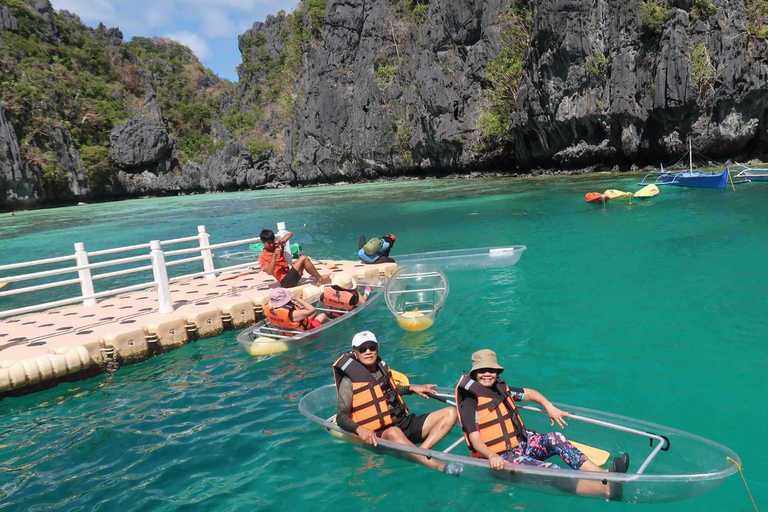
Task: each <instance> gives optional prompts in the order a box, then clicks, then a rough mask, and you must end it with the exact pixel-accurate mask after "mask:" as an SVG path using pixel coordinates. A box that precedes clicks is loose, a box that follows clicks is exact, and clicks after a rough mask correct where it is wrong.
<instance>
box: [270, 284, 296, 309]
mask: <svg viewBox="0 0 768 512" xmlns="http://www.w3.org/2000/svg"><path fill="white" fill-rule="evenodd" d="M291 299H293V295H291V292H289V291H288V290H286V289H285V288H272V290H270V292H269V307H271V308H279V307H281V306H285V305H286V304H288V303H289V302H291Z"/></svg>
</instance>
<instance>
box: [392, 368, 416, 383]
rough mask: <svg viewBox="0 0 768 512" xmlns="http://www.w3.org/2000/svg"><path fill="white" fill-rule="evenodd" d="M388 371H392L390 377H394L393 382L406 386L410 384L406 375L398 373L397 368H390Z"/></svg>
mask: <svg viewBox="0 0 768 512" xmlns="http://www.w3.org/2000/svg"><path fill="white" fill-rule="evenodd" d="M389 371H391V372H392V378H393V379H395V384H397V385H398V386H408V385H410V383H411V381H409V380H408V376H407V375H405V374H404V373H400V372H399V371H397V370H393V369H392V368H390V369H389Z"/></svg>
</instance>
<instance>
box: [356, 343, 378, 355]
mask: <svg viewBox="0 0 768 512" xmlns="http://www.w3.org/2000/svg"><path fill="white" fill-rule="evenodd" d="M355 350H357V351H358V352H360V353H361V354H365V353H366V352H376V351H377V350H379V346H378V345H377V344H375V343H369V344H367V345H360V346H359V347H355Z"/></svg>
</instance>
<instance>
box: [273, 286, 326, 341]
mask: <svg viewBox="0 0 768 512" xmlns="http://www.w3.org/2000/svg"><path fill="white" fill-rule="evenodd" d="M265 313H266V314H267V318H269V321H270V322H271V323H273V324H275V325H277V326H278V327H285V328H293V329H301V330H302V331H308V330H310V329H314V328H316V327H320V326H321V325H322V324H323V322H325V320H326V316H325V315H324V314H322V313H321V314H319V315H318V314H317V310H316V309H315V307H314V306H313V305H312V304H310V303H309V302H307V301H305V300H303V299H300V298H299V297H294V296H293V295H292V294H291V292H290V291H289V290H286V289H285V288H272V289H271V290H270V291H269V304H268V307H267V308H265Z"/></svg>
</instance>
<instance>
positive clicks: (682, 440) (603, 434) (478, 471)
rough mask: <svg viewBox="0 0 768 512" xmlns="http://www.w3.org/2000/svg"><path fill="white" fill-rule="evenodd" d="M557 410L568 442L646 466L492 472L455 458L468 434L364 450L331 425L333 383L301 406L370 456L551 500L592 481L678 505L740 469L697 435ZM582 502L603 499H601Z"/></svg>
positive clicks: (730, 455)
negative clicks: (449, 440)
mask: <svg viewBox="0 0 768 512" xmlns="http://www.w3.org/2000/svg"><path fill="white" fill-rule="evenodd" d="M449 391H450V390H448V389H439V388H438V397H443V399H445V398H447V397H451V398H452V397H453V395H452V394H451V393H450V392H449ZM556 405H557V406H558V407H559V408H560V409H562V410H565V411H569V412H570V413H571V416H570V419H572V420H576V421H572V422H570V425H569V427H568V431H567V435H568V437H569V438H571V437H572V436H573V437H574V438H577V439H579V440H580V441H582V442H584V441H590V442H593V444H599V445H600V446H601V447H602V448H605V449H609V450H611V451H613V452H614V453H618V452H619V451H620V450H619V449H621V451H631V452H632V455H633V459H634V460H641V462H640V463H639V464H635V467H636V468H637V469H635V471H634V472H629V473H598V472H587V471H575V470H572V469H569V468H566V469H553V468H540V467H535V466H524V465H517V464H507V465H506V467H505V469H503V470H493V469H491V468H490V467H489V465H488V461H487V460H484V459H478V458H474V457H470V456H466V455H458V454H456V453H453V452H454V450H455V449H456V448H457V447H458V446H459V445H464V446H466V444H465V441H464V437H463V436H461V437H460V438H459V439H458V440H456V442H454V443H453V444H451V445H450V446H448V447H447V448H445V449H444V450H442V451H440V450H425V449H422V448H418V447H412V446H406V445H402V444H397V443H393V442H390V441H386V440H383V439H379V440H378V441H377V442H378V446H375V447H374V446H370V445H367V444H364V443H363V442H362V441H361V440H360V438H359V437H358V436H357V435H355V434H351V433H349V432H346V431H344V430H342V429H341V428H340V427H339V426H338V425H336V423H335V422H334V421H333V420H334V419H335V412H336V387H335V385H333V384H330V385H327V386H323V387H321V388H318V389H315V390H313V391H310V392H309V393H307V394H306V395H305V396H304V397H302V399H301V401H300V402H299V411H300V412H301V414H303V415H304V416H305V417H307V418H308V419H310V420H311V421H313V422H314V423H316V424H318V425H320V426H321V427H323V428H325V429H326V431H327V432H329V433H330V434H332V435H333V436H335V437H337V438H339V439H342V440H344V441H349V442H352V443H355V444H358V445H361V446H363V447H364V448H367V449H369V450H371V451H374V452H377V453H382V454H387V455H393V456H395V457H398V458H402V459H405V460H410V461H414V459H413V456H414V455H421V456H425V457H428V458H431V459H432V460H436V461H438V462H442V463H444V464H450V463H458V464H461V465H462V467H463V469H462V471H461V473H460V475H459V476H460V478H463V479H464V478H465V479H471V480H479V481H483V482H489V481H490V482H497V483H500V482H503V483H507V484H509V485H513V486H514V487H515V488H526V489H529V490H533V491H538V492H543V493H548V494H574V493H575V491H574V489H575V488H576V483H577V482H580V481H584V480H591V481H598V482H602V483H603V484H604V485H606V486H620V488H621V501H626V502H630V503H661V502H670V501H678V500H683V499H687V498H692V497H694V496H697V495H699V494H703V493H705V492H708V491H711V490H712V489H714V488H716V487H717V486H719V485H720V484H721V483H722V482H723V480H725V479H726V478H728V477H729V476H731V475H732V474H734V473H735V472H736V471H737V470H738V469H737V467H738V466H740V465H741V460H740V459H739V457H738V455H736V453H734V452H733V451H732V450H731V449H729V448H727V447H725V446H723V445H721V444H718V443H716V442H714V441H710V440H708V439H704V438H703V437H699V436H697V435H695V434H690V433H688V432H683V431H681V430H676V429H673V428H670V427H664V426H662V425H656V424H653V423H649V422H646V421H642V420H637V419H633V418H628V417H624V416H618V415H615V414H611V413H606V412H600V411H594V410H590V409H585V408H582V407H575V406H570V405H565V404H556ZM519 408H520V409H523V410H524V411H530V412H531V413H533V414H526V416H525V422H526V427H533V428H537V427H538V430H539V431H540V432H546V431H549V430H551V427H550V426H549V421H548V420H549V419H548V417H547V416H546V414H545V413H544V411H543V410H541V409H539V408H537V407H530V406H522V407H519ZM536 413H538V414H536ZM595 427H599V429H598V428H595ZM590 431H591V434H592V435H591V437H590V435H589V434H590ZM649 444H650V447H649ZM642 450H647V451H648V454H647V455H646V456H645V459H644V460H642V459H641V458H640V455H641V451H642ZM611 495H612V497H611V499H612V500H613V499H617V498H616V497H615V496H614V493H613V492H612V493H611ZM581 496H584V497H593V498H601V499H605V495H603V494H598V495H594V496H587V495H581Z"/></svg>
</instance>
